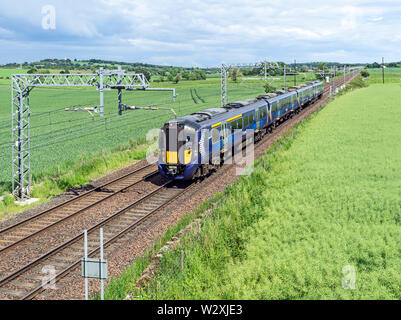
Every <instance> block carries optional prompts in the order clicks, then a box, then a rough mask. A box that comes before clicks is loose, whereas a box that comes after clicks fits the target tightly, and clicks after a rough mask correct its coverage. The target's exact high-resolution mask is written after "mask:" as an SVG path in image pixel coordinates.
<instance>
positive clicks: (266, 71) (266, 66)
mask: <svg viewBox="0 0 401 320" xmlns="http://www.w3.org/2000/svg"><path fill="white" fill-rule="evenodd" d="M265 81H267V64H266V60H265Z"/></svg>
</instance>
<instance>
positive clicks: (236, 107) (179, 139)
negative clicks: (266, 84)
mask: <svg viewBox="0 0 401 320" xmlns="http://www.w3.org/2000/svg"><path fill="white" fill-rule="evenodd" d="M323 90H324V86H323V82H321V81H312V82H309V83H307V84H303V85H300V86H294V87H290V88H288V90H279V91H276V92H274V93H267V94H263V95H260V96H258V97H256V98H254V99H247V100H242V101H235V102H231V103H228V104H226V105H224V106H223V107H221V108H210V109H206V110H203V111H199V112H195V113H193V114H191V115H187V116H184V117H180V118H176V119H173V120H171V121H168V122H167V123H165V124H164V125H163V127H162V128H161V130H160V134H159V159H158V169H159V172H160V173H161V175H162V176H164V177H166V178H168V179H173V180H194V179H197V178H199V177H203V176H206V175H207V174H209V173H210V172H211V171H212V170H216V169H217V168H218V167H219V166H221V165H222V164H223V163H224V159H226V157H225V155H226V154H228V153H230V152H231V154H235V152H239V151H240V150H242V148H243V147H244V145H245V144H246V140H247V139H248V137H249V134H252V136H253V137H252V138H253V139H254V141H255V142H257V141H259V140H261V139H262V137H263V136H264V135H265V134H267V133H271V132H272V131H273V129H274V128H275V127H277V126H278V125H280V124H281V123H282V122H284V121H285V120H287V119H289V118H290V117H292V116H293V115H294V114H297V113H299V112H300V111H301V110H302V109H303V108H305V107H306V106H307V105H309V104H311V103H313V102H315V101H316V100H318V99H320V98H321V97H322V95H323Z"/></svg>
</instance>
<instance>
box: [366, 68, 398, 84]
mask: <svg viewBox="0 0 401 320" xmlns="http://www.w3.org/2000/svg"><path fill="white" fill-rule="evenodd" d="M367 70H368V72H369V73H370V77H369V78H368V80H367V81H368V83H369V84H374V83H383V78H382V77H383V75H382V70H381V69H367ZM384 83H401V68H386V69H384Z"/></svg>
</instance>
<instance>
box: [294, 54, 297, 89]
mask: <svg viewBox="0 0 401 320" xmlns="http://www.w3.org/2000/svg"><path fill="white" fill-rule="evenodd" d="M294 68H295V72H294V86H296V85H297V60H294Z"/></svg>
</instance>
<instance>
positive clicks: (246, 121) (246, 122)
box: [244, 116, 249, 127]
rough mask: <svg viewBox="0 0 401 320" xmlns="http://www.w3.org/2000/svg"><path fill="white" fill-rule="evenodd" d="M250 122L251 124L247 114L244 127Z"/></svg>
mask: <svg viewBox="0 0 401 320" xmlns="http://www.w3.org/2000/svg"><path fill="white" fill-rule="evenodd" d="M248 124H249V119H248V116H245V117H244V127H247V126H248Z"/></svg>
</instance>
